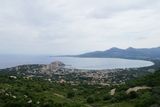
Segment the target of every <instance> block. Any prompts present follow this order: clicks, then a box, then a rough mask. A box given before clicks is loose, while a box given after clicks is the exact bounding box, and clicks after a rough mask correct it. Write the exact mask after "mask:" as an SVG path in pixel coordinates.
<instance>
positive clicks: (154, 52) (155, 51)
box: [76, 47, 160, 59]
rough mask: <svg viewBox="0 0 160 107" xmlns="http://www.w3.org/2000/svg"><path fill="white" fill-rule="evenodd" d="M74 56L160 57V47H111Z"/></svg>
mask: <svg viewBox="0 0 160 107" xmlns="http://www.w3.org/2000/svg"><path fill="white" fill-rule="evenodd" d="M76 57H96V58H130V59H160V47H156V48H139V49H137V48H132V47H129V48H127V49H120V48H116V47H113V48H111V49H109V50H105V51H94V52H89V53H84V54H80V55H76Z"/></svg>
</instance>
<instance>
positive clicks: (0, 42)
mask: <svg viewBox="0 0 160 107" xmlns="http://www.w3.org/2000/svg"><path fill="white" fill-rule="evenodd" d="M159 11H160V1H159V0H154V1H153V0H141V1H139V0H134V1H133V0H132V1H131V0H123V1H120V0H112V1H110V0H99V1H97V0H67V1H66V0H32V1H27V0H14V1H11V0H0V52H1V53H23V54H78V53H82V52H86V51H91V50H106V49H108V48H110V47H113V46H114V47H115V46H116V47H120V48H127V47H129V46H132V47H137V48H138V47H155V46H158V45H159V43H160V36H159V35H160V31H159V27H160V22H159V19H160V13H159Z"/></svg>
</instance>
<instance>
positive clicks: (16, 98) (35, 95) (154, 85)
mask: <svg viewBox="0 0 160 107" xmlns="http://www.w3.org/2000/svg"><path fill="white" fill-rule="evenodd" d="M137 86H139V87H142V86H147V87H150V88H149V89H146V90H138V91H136V92H134V91H133V92H130V93H129V94H127V93H126V91H127V90H128V89H129V88H132V87H137ZM111 90H112V95H111V94H110V92H111ZM159 105H160V71H157V72H155V73H153V74H149V75H147V76H144V77H140V78H138V79H136V80H131V81H128V82H127V83H126V84H124V85H114V86H103V85H87V84H79V85H71V84H68V83H56V82H54V81H49V80H46V79H43V78H38V77H33V78H25V77H23V76H19V77H18V76H11V75H10V74H3V73H0V107H159Z"/></svg>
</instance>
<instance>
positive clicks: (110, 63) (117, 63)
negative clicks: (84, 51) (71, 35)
mask: <svg viewBox="0 0 160 107" xmlns="http://www.w3.org/2000/svg"><path fill="white" fill-rule="evenodd" d="M54 61H62V62H63V63H64V64H66V65H67V67H71V68H77V69H88V70H103V69H117V68H139V67H146V66H152V65H153V64H154V63H153V62H150V61H144V60H130V59H120V58H78V57H50V56H45V55H37V56H36V55H0V69H3V68H8V67H14V66H18V65H23V64H49V63H51V62H54Z"/></svg>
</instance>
